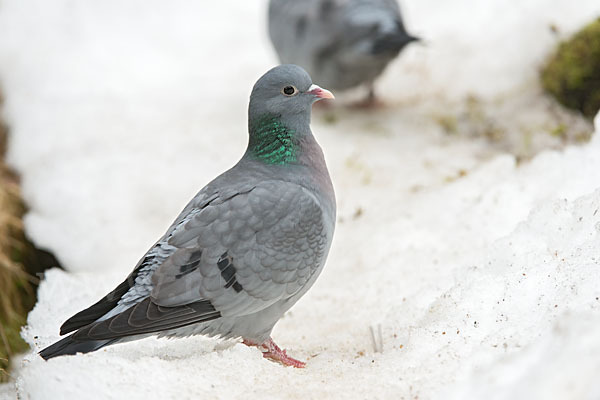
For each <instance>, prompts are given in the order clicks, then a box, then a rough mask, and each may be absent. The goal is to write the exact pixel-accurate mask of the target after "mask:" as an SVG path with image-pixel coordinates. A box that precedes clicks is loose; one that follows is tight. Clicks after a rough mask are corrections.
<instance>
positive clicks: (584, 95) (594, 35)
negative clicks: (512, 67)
mask: <svg viewBox="0 0 600 400" xmlns="http://www.w3.org/2000/svg"><path fill="white" fill-rule="evenodd" d="M541 80H542V86H543V87H544V89H545V90H546V91H548V92H549V93H550V94H552V95H553V96H554V97H556V99H557V100H558V101H559V102H560V103H561V104H563V105H565V106H566V107H569V108H573V109H576V110H579V111H581V112H582V113H583V115H585V116H586V117H588V118H593V117H594V116H595V115H596V113H597V112H598V110H599V109H600V18H599V19H597V20H596V21H594V22H592V23H591V24H589V25H587V26H586V27H584V28H583V29H582V30H581V31H579V32H578V33H576V34H575V35H574V36H573V37H572V38H571V39H569V40H567V41H564V42H562V43H560V45H559V46H558V50H557V52H556V53H555V54H554V55H553V56H552V57H551V58H550V60H549V61H548V63H547V64H546V66H545V67H544V68H543V69H542V73H541Z"/></svg>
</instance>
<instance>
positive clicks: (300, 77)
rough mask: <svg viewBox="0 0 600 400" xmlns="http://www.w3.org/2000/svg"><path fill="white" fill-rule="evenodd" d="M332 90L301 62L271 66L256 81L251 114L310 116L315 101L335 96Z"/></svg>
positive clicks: (258, 115)
mask: <svg viewBox="0 0 600 400" xmlns="http://www.w3.org/2000/svg"><path fill="white" fill-rule="evenodd" d="M333 98H334V97H333V94H331V92H330V91H329V90H326V89H322V88H320V87H319V86H317V85H315V84H313V83H312V80H311V79H310V75H308V73H307V72H306V71H305V70H304V69H302V68H300V67H299V66H297V65H293V64H284V65H279V66H277V67H275V68H272V69H270V70H269V71H268V72H267V73H265V74H264V75H263V76H262V77H261V78H260V79H259V80H258V81H257V82H256V84H255V85H254V88H253V89H252V94H251V95H250V117H251V118H253V117H260V116H263V115H278V116H281V117H283V118H284V119H287V118H286V117H293V116H295V115H296V116H303V115H306V116H307V117H308V118H310V109H311V106H312V104H313V103H314V102H315V101H318V100H322V99H333Z"/></svg>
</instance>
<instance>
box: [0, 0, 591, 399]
mask: <svg viewBox="0 0 600 400" xmlns="http://www.w3.org/2000/svg"><path fill="white" fill-rule="evenodd" d="M403 5H404V8H403V9H404V14H405V16H406V18H407V24H408V26H409V27H410V28H412V31H414V33H415V34H418V35H420V36H422V37H424V38H425V39H427V45H426V46H421V47H418V46H413V47H411V48H409V49H408V50H407V51H406V52H405V53H404V54H403V55H402V56H401V57H400V59H399V60H397V61H396V62H395V63H394V64H393V65H392V66H391V67H390V68H389V70H388V71H387V72H386V74H385V76H384V77H383V78H382V79H381V81H380V82H379V83H378V88H379V89H380V90H379V91H380V93H381V95H382V97H383V98H384V99H385V100H386V102H387V104H388V106H387V107H386V108H383V109H380V110H377V111H371V112H367V111H355V110H348V109H345V108H334V109H333V110H328V111H323V110H317V112H316V113H315V116H314V118H313V119H314V122H313V131H314V132H315V134H316V136H317V139H318V140H319V141H320V143H321V145H322V147H323V148H324V152H325V154H326V158H327V160H328V164H329V168H330V171H331V175H332V178H333V181H334V185H335V187H336V192H337V197H338V209H339V221H338V227H337V230H336V236H335V238H334V244H333V247H332V251H331V254H330V257H329V260H328V263H327V266H326V268H325V270H324V272H323V274H322V276H321V277H320V279H319V280H318V282H317V284H316V285H315V287H314V288H313V289H312V290H311V291H310V292H309V293H308V294H307V296H305V298H303V299H302V300H301V301H300V302H299V303H298V304H297V305H296V306H295V307H294V308H293V309H292V310H291V312H289V313H288V314H286V316H285V317H284V318H283V319H282V320H281V321H280V323H279V324H278V325H277V326H276V328H275V330H274V335H273V336H274V338H275V340H276V341H277V342H278V343H279V344H280V345H282V346H284V347H287V348H288V349H289V351H290V353H291V354H292V355H293V356H295V357H298V358H300V359H308V366H307V368H306V369H304V370H296V369H291V368H283V367H281V366H279V365H276V364H273V363H270V362H267V361H265V360H263V359H262V358H261V356H260V354H259V353H258V352H257V351H256V349H250V348H247V347H245V346H243V345H241V344H237V343H235V342H220V341H218V340H214V339H207V338H203V337H194V338H189V339H182V340H173V341H170V340H166V339H160V340H158V339H154V338H150V339H145V340H142V341H139V342H135V343H128V344H122V345H116V346H112V347H108V348H106V349H103V350H101V351H99V352H96V353H92V354H86V355H78V356H75V357H61V358H56V359H53V360H51V361H49V362H44V361H43V360H41V359H40V358H39V357H38V356H37V355H35V352H32V353H30V354H29V355H26V356H25V358H24V361H23V362H22V363H21V365H20V368H19V370H18V373H17V374H18V379H17V384H16V390H17V393H18V395H19V396H20V397H21V398H24V399H27V398H31V399H48V398H61V399H70V398H81V397H84V398H131V399H149V398H232V397H233V398H241V397H244V398H323V397H347V398H417V397H418V398H420V399H429V398H457V399H464V398H482V397H485V398H498V399H513V398H557V399H564V398H575V399H597V398H599V397H600V383H598V380H597V377H598V376H599V375H600V340H598V338H599V337H600V300H598V298H599V296H600V289H599V287H600V285H599V283H600V262H599V258H600V211H599V210H600V173H599V172H598V171H600V135H598V134H596V135H595V136H594V137H593V138H592V141H591V142H590V143H588V144H586V145H582V146H571V147H567V148H565V149H564V150H561V151H555V150H548V151H543V152H541V153H540V154H538V155H537V156H535V158H533V159H532V160H531V161H526V162H521V163H518V162H517V159H516V158H515V157H514V155H511V154H510V153H507V152H505V151H503V147H502V146H500V147H499V146H495V145H494V144H493V143H491V142H490V141H489V140H486V139H484V138H482V137H481V135H479V136H477V135H476V137H471V136H472V135H469V134H466V135H463V134H459V135H449V134H447V133H445V131H444V129H442V126H440V123H439V120H438V119H439V118H438V117H439V115H440V114H441V113H444V112H446V113H448V112H449V113H451V114H452V113H454V112H455V110H457V109H460V107H462V106H461V105H460V104H462V103H461V102H462V101H463V99H464V98H465V96H471V97H476V98H478V99H481V100H480V101H481V102H482V103H483V104H484V106H483V107H484V111H485V113H486V114H489V118H490V119H491V120H492V121H494V122H495V123H497V124H502V126H503V127H504V128H503V129H504V130H506V135H507V137H508V139H507V142H506V143H509V144H506V143H505V142H503V143H504V144H503V146H504V145H506V148H508V149H510V150H514V148H515V146H516V145H515V143H520V145H523V143H521V142H527V143H529V142H531V143H533V145H532V146H534V147H535V146H537V147H536V151H538V150H539V149H540V148H544V147H557V146H559V145H560V143H559V142H557V141H558V139H555V138H551V137H550V135H549V134H548V131H549V130H550V129H552V127H553V126H554V125H556V124H558V123H564V122H565V121H566V122H567V123H568V125H569V127H576V129H589V127H588V125H587V124H586V123H585V122H584V121H582V120H580V119H579V118H577V117H574V116H572V115H570V114H568V113H564V112H562V111H556V108H554V106H552V105H551V102H550V101H549V100H548V99H546V98H544V97H543V96H542V95H540V91H539V88H538V87H537V85H536V73H537V70H538V68H539V65H540V63H541V62H542V61H543V59H544V57H545V56H546V55H547V53H548V52H549V51H550V49H551V48H552V46H553V45H554V44H555V43H556V41H557V40H558V37H556V35H555V34H553V33H551V31H550V29H549V26H550V25H551V24H554V25H555V26H556V27H557V28H558V30H559V32H560V34H559V37H564V36H566V35H568V33H569V32H572V31H573V30H574V29H576V28H578V27H579V26H581V25H582V24H584V23H586V22H588V21H590V20H591V19H593V18H594V17H596V16H597V15H599V14H600V4H598V2H597V1H591V0H589V1H588V0H585V1H584V0H581V1H579V2H578V3H577V7H574V6H573V2H572V1H566V0H554V1H548V0H528V1H523V2H520V3H515V4H507V3H506V2H504V1H500V0H490V1H487V2H480V1H476V0H457V1H453V2H448V1H442V0H420V1H417V0H414V1H408V0H406V1H404V2H403ZM265 7H266V4H265V1H261V2H238V3H235V4H233V3H232V2H212V3H211V5H210V7H207V5H206V3H205V2H190V1H173V2H168V4H167V3H166V2H160V1H158V0H152V1H148V0H146V1H141V0H139V1H128V2H122V1H117V0H107V1H103V2H94V1H91V0H87V1H83V0H82V1H68V0H53V1H48V0H5V1H3V2H2V3H1V4H0V78H1V79H2V88H3V91H4V93H5V97H6V104H5V109H4V111H3V114H4V117H5V119H6V120H7V121H8V123H9V124H10V127H11V134H12V137H11V143H10V152H9V159H10V161H11V163H12V164H13V165H14V166H15V167H16V168H17V169H18V170H19V171H20V172H21V174H22V176H23V180H22V183H23V190H24V194H25V197H26V200H27V202H28V204H29V205H30V208H31V209H30V212H29V214H28V216H27V219H26V228H27V231H28V233H29V235H30V236H31V237H32V238H33V239H34V240H35V242H36V243H37V244H38V245H41V246H45V247H48V248H49V249H51V250H52V251H53V252H55V254H56V255H57V256H58V258H59V259H60V260H61V262H62V263H63V265H64V266H65V268H66V269H67V271H69V272H64V271H60V270H51V271H49V272H48V273H47V275H46V279H45V281H44V282H43V284H42V285H41V287H40V290H39V302H38V304H37V306H36V308H35V309H34V310H33V311H32V312H31V313H30V315H29V320H28V322H29V325H28V327H27V328H26V329H25V331H24V333H23V336H24V337H25V339H26V340H27V341H28V342H29V343H30V344H32V347H33V349H34V350H35V351H37V350H39V349H41V348H42V347H44V346H46V345H48V344H50V343H52V342H53V341H55V340H56V339H57V338H58V327H59V326H60V324H61V323H62V322H63V321H64V320H65V319H66V318H68V317H69V316H71V315H72V314H73V313H75V312H77V311H79V310H80V309H82V308H84V307H86V306H88V305H90V304H91V303H92V302H94V301H96V300H97V299H98V298H99V297H101V296H103V295H104V294H105V293H106V292H107V291H108V290H111V289H112V288H113V287H114V286H115V285H116V284H118V283H119V282H120V281H121V280H122V279H123V277H124V276H125V275H126V274H127V273H128V272H129V271H130V270H131V268H132V267H133V265H135V263H136V262H137V260H138V258H139V257H140V256H141V255H142V254H143V253H144V252H145V250H146V249H147V248H148V247H149V246H150V245H151V244H152V243H153V242H154V241H155V239H156V238H157V237H159V236H160V235H161V234H162V233H163V231H164V230H165V229H166V228H167V226H168V225H169V224H170V223H171V221H172V219H173V218H174V217H175V215H176V214H177V213H178V212H179V211H180V209H181V208H182V207H183V206H184V205H185V203H186V202H187V201H188V200H189V198H191V196H193V194H194V193H195V192H196V191H197V190H198V189H200V188H201V187H202V186H203V185H204V184H206V183H207V182H208V181H209V180H210V179H211V178H212V177H214V176H215V175H216V174H218V173H219V172H221V171H222V170H224V169H226V168H228V167H229V166H231V165H232V164H233V163H235V162H236V161H237V158H238V157H239V156H240V154H241V153H242V151H243V149H244V147H245V144H246V135H247V133H246V120H245V118H246V107H247V101H248V95H249V92H250V89H251V87H252V85H253V84H254V82H255V80H256V79H257V78H258V76H260V75H261V74H262V73H263V72H264V71H265V70H266V69H268V68H269V67H270V66H272V65H273V64H274V63H275V57H274V55H273V53H272V50H271V48H270V45H269V43H268V40H267V37H266V25H265V24H266V22H265ZM316 83H318V82H316ZM343 101H344V100H343V99H342V100H341V102H343ZM457 104H458V106H457ZM557 115H558V116H557ZM548 121H550V125H547V124H548V123H549V122H548ZM596 122H597V124H596V127H597V128H596V130H597V132H598V131H600V118H597V121H596ZM461 127H462V125H459V128H461ZM467 130H468V129H467ZM523 132H529V136H527V137H528V139H527V140H526V141H525V140H524V139H523V137H524V136H523V135H522V134H523ZM531 143H530V144H529V145H531ZM557 143H558V144H557ZM371 329H372V330H373V332H375V333H377V331H378V329H381V338H382V343H380V340H379V339H378V335H375V338H376V342H377V344H376V345H374V343H373V339H372V337H371ZM376 348H378V349H379V350H383V351H377V352H376V351H375V349H376ZM5 394H6V396H11V395H12V394H11V393H10V390H9V389H7V388H6V387H4V388H2V389H0V396H4V395H5Z"/></svg>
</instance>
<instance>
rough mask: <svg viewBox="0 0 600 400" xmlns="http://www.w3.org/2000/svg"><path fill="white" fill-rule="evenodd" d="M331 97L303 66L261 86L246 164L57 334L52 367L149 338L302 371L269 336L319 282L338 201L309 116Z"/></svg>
mask: <svg viewBox="0 0 600 400" xmlns="http://www.w3.org/2000/svg"><path fill="white" fill-rule="evenodd" d="M330 98H331V99H332V98H333V95H332V94H331V92H329V91H328V90H325V89H322V88H320V87H319V86H317V85H314V84H313V83H312V80H311V78H310V76H309V75H308V74H307V73H306V71H304V70H303V69H302V68H300V67H298V66H296V65H280V66H277V67H275V68H273V69H271V70H270V71H268V72H267V73H266V74H264V75H263V76H262V77H261V78H260V79H259V80H258V81H257V82H256V84H255V85H254V88H253V90H252V94H251V96H250V106H249V110H248V128H249V133H250V135H249V136H250V137H249V142H248V148H247V150H246V152H245V153H244V155H243V157H242V158H241V159H240V161H239V162H238V163H237V164H236V165H235V166H234V167H232V168H231V169H230V170H228V171H226V172H225V173H223V174H221V175H220V176H218V177H217V178H216V179H214V180H213V181H212V182H210V183H209V184H208V185H206V186H205V187H204V188H203V189H202V190H201V191H200V192H199V193H198V194H197V195H196V196H195V197H194V198H193V199H192V201H191V202H190V203H189V204H188V205H187V206H186V207H185V208H184V210H183V211H182V212H181V214H180V215H179V216H178V217H177V219H176V220H175V222H174V223H173V224H172V225H171V226H170V227H169V229H168V230H167V232H166V233H165V234H164V236H162V237H161V238H160V239H159V240H158V241H157V242H156V244H155V245H154V246H152V247H151V248H150V250H149V251H148V252H147V253H146V254H145V255H144V256H143V257H142V259H141V260H140V261H139V262H138V264H137V265H136V267H135V269H134V270H133V272H132V273H131V274H129V276H128V277H127V279H125V281H124V282H123V283H121V284H120V285H118V286H117V287H116V288H115V290H113V291H112V292H110V293H109V294H107V295H106V296H105V297H103V298H102V299H101V300H100V301H98V302H97V303H96V304H94V305H92V306H91V307H89V308H87V309H85V310H83V311H81V312H79V313H77V314H76V315H74V316H73V317H71V318H70V319H68V320H67V321H66V322H65V323H64V324H63V325H62V326H61V328H60V333H61V335H64V334H67V333H70V332H74V333H71V335H69V336H68V337H66V338H64V339H62V340H60V341H58V342H56V343H54V344H53V345H51V346H49V347H47V348H45V349H44V350H42V351H41V352H40V355H41V356H42V357H43V358H44V359H49V358H52V357H56V356H60V355H65V354H75V353H77V352H81V353H87V352H91V351H95V350H98V349H100V348H102V347H104V346H107V345H110V344H114V343H119V342H125V341H129V340H134V339H139V338H142V337H146V336H150V335H156V334H157V335H159V336H167V337H184V336H189V335H196V334H203V335H208V336H216V337H221V338H240V337H241V338H242V339H243V341H244V343H245V344H247V345H252V346H257V347H258V348H260V349H261V351H262V352H263V354H264V356H265V357H267V358H270V359H273V360H276V361H278V362H281V363H282V364H284V365H292V366H296V367H303V366H304V363H303V362H301V361H298V360H295V359H293V358H291V357H290V356H288V355H287V354H286V352H285V351H284V350H281V349H280V348H279V347H278V346H277V345H276V344H275V343H274V342H273V340H272V339H271V336H270V335H271V330H272V329H273V326H274V325H275V324H276V323H277V321H278V320H279V319H280V318H281V316H282V315H283V314H284V313H285V312H286V311H287V310H289V309H290V307H292V306H293V305H294V303H296V301H298V299H299V298H300V297H302V296H303V295H304V294H305V293H306V291H307V290H308V289H310V287H311V286H312V285H313V284H314V282H315V280H316V279H317V277H318V276H319V274H320V273H321V270H322V269H323V265H324V264H325V259H326V258H327V253H328V252H329V247H330V245H331V240H332V237H333V231H334V227H335V214H336V206H335V195H334V191H333V186H332V184H331V180H330V178H329V173H328V171H327V166H326V165H325V160H324V158H323V153H322V151H321V148H320V146H319V144H318V143H317V141H316V140H315V138H314V137H313V135H312V132H311V130H310V126H309V124H310V117H311V106H312V104H313V103H314V102H315V101H318V100H320V99H330Z"/></svg>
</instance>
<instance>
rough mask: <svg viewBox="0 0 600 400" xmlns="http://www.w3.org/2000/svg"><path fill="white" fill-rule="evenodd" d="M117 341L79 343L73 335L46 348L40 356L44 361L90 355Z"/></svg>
mask: <svg viewBox="0 0 600 400" xmlns="http://www.w3.org/2000/svg"><path fill="white" fill-rule="evenodd" d="M116 341H118V339H109V340H87V341H77V340H74V339H73V335H70V336H67V337H66V338H64V339H62V340H59V341H58V342H56V343H54V344H52V345H50V346H48V347H46V348H45V349H43V350H42V351H40V353H39V354H40V356H42V358H43V359H44V360H48V359H50V358H53V357H57V356H64V355H72V354H76V353H89V352H91V351H96V350H98V349H101V348H102V347H104V346H108V345H109V344H112V343H114V342H116Z"/></svg>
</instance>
